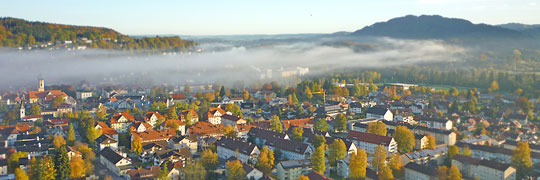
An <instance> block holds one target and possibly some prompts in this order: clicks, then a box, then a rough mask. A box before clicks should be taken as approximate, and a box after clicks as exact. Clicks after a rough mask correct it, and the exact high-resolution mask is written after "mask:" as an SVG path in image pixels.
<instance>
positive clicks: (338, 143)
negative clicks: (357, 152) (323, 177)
mask: <svg viewBox="0 0 540 180" xmlns="http://www.w3.org/2000/svg"><path fill="white" fill-rule="evenodd" d="M329 149H330V150H329V151H330V152H329V153H328V160H329V161H330V164H331V165H333V166H336V165H337V161H338V160H341V159H343V158H345V155H347V146H346V145H345V142H343V140H341V139H336V140H334V142H332V144H330V148H329Z"/></svg>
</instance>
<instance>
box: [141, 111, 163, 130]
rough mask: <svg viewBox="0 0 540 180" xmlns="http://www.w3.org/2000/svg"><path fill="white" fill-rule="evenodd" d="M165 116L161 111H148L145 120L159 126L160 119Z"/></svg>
mask: <svg viewBox="0 0 540 180" xmlns="http://www.w3.org/2000/svg"><path fill="white" fill-rule="evenodd" d="M161 118H163V116H161V114H159V112H147V113H146V115H145V116H144V121H146V122H147V123H148V124H150V125H151V126H152V127H155V126H157V125H158V124H156V123H157V122H158V119H161Z"/></svg>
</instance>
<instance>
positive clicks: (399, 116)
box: [394, 112, 417, 124]
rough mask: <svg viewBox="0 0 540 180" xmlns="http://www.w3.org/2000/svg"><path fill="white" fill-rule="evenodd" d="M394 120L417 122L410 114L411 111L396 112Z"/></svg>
mask: <svg viewBox="0 0 540 180" xmlns="http://www.w3.org/2000/svg"><path fill="white" fill-rule="evenodd" d="M394 121H396V122H406V123H409V124H416V123H417V121H415V120H414V115H413V114H411V113H406V112H402V113H396V114H395V115H394Z"/></svg>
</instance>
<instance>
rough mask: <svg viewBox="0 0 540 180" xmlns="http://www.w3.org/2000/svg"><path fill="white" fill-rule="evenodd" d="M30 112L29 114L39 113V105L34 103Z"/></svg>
mask: <svg viewBox="0 0 540 180" xmlns="http://www.w3.org/2000/svg"><path fill="white" fill-rule="evenodd" d="M30 114H31V115H41V108H40V107H39V105H37V104H34V105H33V106H32V109H31V110H30Z"/></svg>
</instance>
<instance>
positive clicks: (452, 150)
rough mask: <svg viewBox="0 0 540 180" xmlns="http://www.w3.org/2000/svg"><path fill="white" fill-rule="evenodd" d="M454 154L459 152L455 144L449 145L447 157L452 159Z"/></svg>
mask: <svg viewBox="0 0 540 180" xmlns="http://www.w3.org/2000/svg"><path fill="white" fill-rule="evenodd" d="M456 154H459V148H458V147H457V146H455V145H454V146H450V147H449V148H448V158H449V159H452V158H453V157H454V156H455V155H456Z"/></svg>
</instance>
